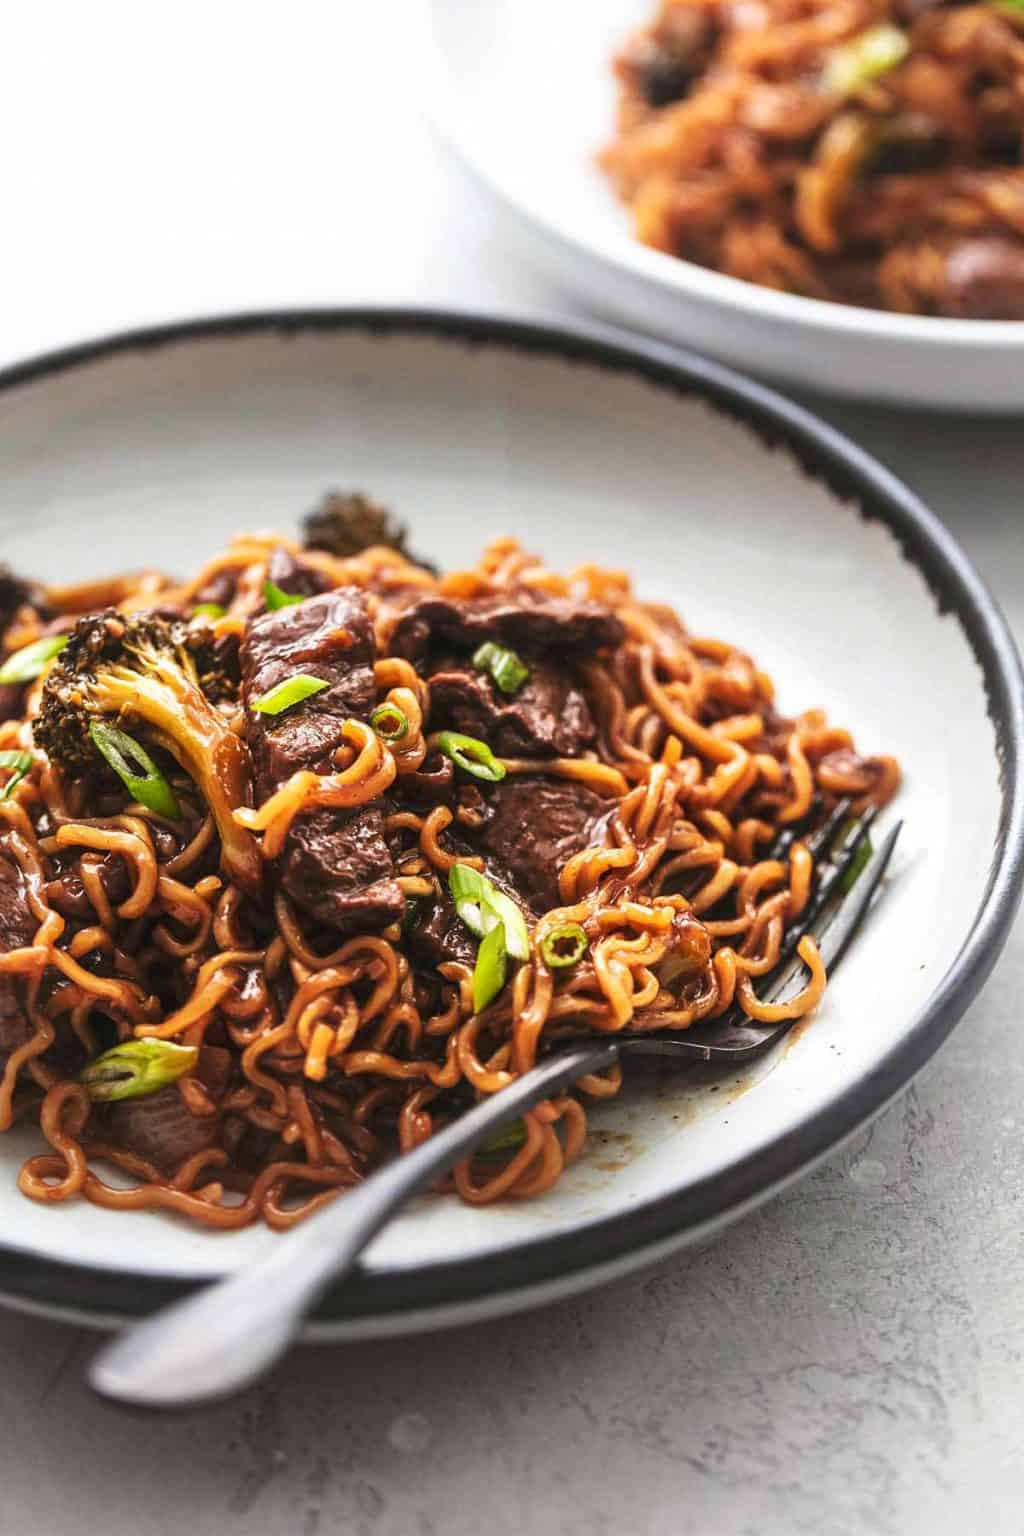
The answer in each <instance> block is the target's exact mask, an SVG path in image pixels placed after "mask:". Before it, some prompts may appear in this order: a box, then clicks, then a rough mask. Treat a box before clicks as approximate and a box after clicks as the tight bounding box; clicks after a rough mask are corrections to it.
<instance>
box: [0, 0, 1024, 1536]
mask: <svg viewBox="0 0 1024 1536" xmlns="http://www.w3.org/2000/svg"><path fill="white" fill-rule="evenodd" d="M564 3H568V0H564ZM24 10H25V11H28V10H29V8H24ZM58 10H60V12H61V15H60V22H59V26H56V25H55V23H54V18H53V14H52V11H51V8H50V7H38V8H32V10H31V14H22V15H18V16H16V15H15V13H14V12H13V11H12V13H11V14H10V15H8V16H6V17H5V26H6V31H5V48H4V57H3V62H2V64H0V69H2V71H3V90H2V91H0V126H2V128H3V129H4V133H3V142H4V143H5V145H6V146H7V154H6V156H5V165H4V191H5V214H6V217H5V233H4V275H5V282H4V287H3V292H2V294H0V320H2V323H0V362H3V361H8V360H11V359H13V358H14V357H17V356H19V355H23V354H25V353H28V352H35V351H39V350H41V349H42V348H44V347H47V346H51V345H57V344H62V343H64V342H66V341H70V340H72V339H76V338H80V337H85V336H88V335H93V334H96V333H99V332H102V331H104V330H109V329H112V328H115V327H119V326H122V325H129V324H136V323H143V322H148V321H154V320H160V319H169V318H174V317H176V316H180V315H183V314H187V313H200V312H205V311H210V310H213V309H242V308H247V307H255V306H267V305H271V304H274V303H292V304H302V303H323V302H332V301H334V302H346V301H360V300H362V301H366V300H380V301H382V302H393V301H402V300H406V301H420V302H436V303H456V304H462V305H479V306H481V307H486V306H489V307H502V308H505V309H511V310H524V309H535V310H537V309H539V310H545V311H547V312H549V313H555V314H559V313H561V314H566V313H571V312H572V306H571V302H570V301H568V300H567V299H566V298H565V297H564V296H562V295H557V294H555V293H554V292H553V291H552V290H550V289H549V288H548V287H546V286H545V284H544V283H542V282H541V281H540V279H539V278H536V277H534V276H532V275H531V274H529V273H527V272H524V271H521V270H519V269H517V268H516V267H515V266H514V265H512V264H511V262H510V259H509V257H508V255H507V253H506V252H505V251H504V250H503V249H502V248H500V246H499V245H498V244H497V242H496V241H495V240H494V239H493V238H492V237H491V235H490V233H489V231H488V228H487V225H486V220H485V219H484V218H483V217H482V216H481V214H480V211H479V210H478V209H477V208H476V207H475V206H474V205H473V204H472V203H471V201H470V199H469V196H468V193H467V191H466V190H465V188H464V187H463V186H462V184H461V181H460V179H459V178H458V177H457V176H456V175H455V174H454V172H453V171H452V170H451V168H450V167H449V166H448V164H447V162H446V161H445V158H444V156H443V155H442V154H441V152H440V151H439V150H438V149H437V148H436V146H435V145H434V144H433V142H432V140H431V138H430V136H429V133H428V131H427V129H426V127H425V126H424V124H423V123H422V121H421V119H420V117H419V115H418V113H417V110H416V108H415V105H414V101H415V91H416V84H417V81H416V68H415V59H414V58H411V57H409V56H408V55H407V54H405V53H403V50H402V48H401V40H402V3H401V0H400V4H399V6H398V8H397V9H394V8H388V9H387V10H386V11H385V10H384V9H381V11H380V12H378V11H377V9H376V7H373V6H371V5H370V4H368V3H357V0H345V3H344V4H343V5H342V6H337V5H327V4H323V5H321V4H308V3H305V0H296V3H295V4H293V5H292V6H289V7H288V8H287V9H286V10H285V9H282V8H280V7H274V8H271V7H269V6H262V5H258V4H255V5H252V4H250V5H247V6H245V7H241V6H237V5H232V4H224V5H222V6H219V7H216V8H214V7H210V6H201V5H199V4H197V3H195V0H185V3H183V4H181V5H179V6H177V7H176V8H175V9H174V11H173V13H167V12H165V13H163V21H162V23H158V22H157V20H156V19H155V18H156V13H155V12H154V11H152V10H150V8H147V7H137V6H129V5H121V4H110V3H99V4H97V5H95V6H90V7H75V8H72V7H70V6H66V7H63V8H60V7H58ZM171 16H173V22H172V20H171V19H170V17H171ZM286 17H287V22H285V18H286ZM812 403H814V404H815V405H817V406H818V408H820V409H822V410H823V411H824V412H825V414H827V415H829V416H830V417H831V419H832V420H834V421H836V422H837V423H838V424H840V425H841V426H843V427H845V428H846V429H847V430H849V431H850V432H851V433H852V434H853V435H855V436H857V437H858V438H860V440H861V441H863V442H864V443H865V444H866V445H867V446H868V447H870V448H872V449H873V450H874V451H875V452H876V453H877V454H878V455H879V456H880V457H881V458H882V459H884V460H885V461H886V462H887V463H889V464H890V465H891V466H892V467H893V468H894V469H896V470H897V471H898V472H899V473H900V474H902V475H903V476H904V478H906V479H907V480H908V481H909V482H910V483H911V484H912V485H913V486H914V487H915V488H916V489H917V490H919V491H921V492H922V493H923V494H924V495H925V497H926V498H927V499H929V500H930V501H931V503H932V505H933V506H935V508H936V509H937V510H938V511H939V512H940V513H941V514H942V515H943V516H944V517H946V519H947V520H948V521H949V522H950V524H951V525H952V527H953V528H954V529H955V531H956V532H957V534H958V535H959V537H960V538H961V539H962V540H963V542H964V543H965V544H966V546H967V547H968V549H969V550H970V551H971V552H972V554H973V555H974V557H975V559H976V560H977V561H978V563H979V565H980V567H981V569H982V571H983V573H984V574H985V575H986V576H987V578H988V579H989V581H990V582H991V584H992V586H993V587H994V588H995V590H996V593H997V595H998V596H999V597H1000V599H1001V600H1002V602H1003V604H1004V606H1005V608H1006V610H1007V612H1008V614H1009V616H1010V619H1011V622H1012V623H1013V624H1014V625H1015V627H1016V629H1017V632H1018V633H1020V632H1021V627H1022V625H1024V541H1022V540H1021V537H1020V532H1019V517H1020V487H1021V485H1022V483H1024V417H1022V418H1020V419H1018V420H1016V421H1014V422H1002V423H995V422H983V421H973V422H972V421H966V420H960V421H955V422H951V421H947V420H942V419H938V418H927V417H921V416H918V417H914V416H911V415H909V414H900V413H895V412H887V413H881V412H876V411H872V410H870V409H867V408H864V409H860V408H858V409H853V408H848V407H836V406H829V405H822V404H821V403H820V402H812ZM899 663H900V659H899V656H898V655H897V656H894V657H893V662H892V673H891V678H890V679H888V681H889V683H890V684H891V686H893V687H898V686H899V677H900V665H899ZM955 725H956V722H955V721H949V720H947V719H945V718H944V717H943V713H942V692H941V679H938V678H937V679H936V729H937V730H947V729H955ZM1022 982H1024V938H1022V936H1021V933H1020V932H1019V931H1018V933H1017V934H1015V936H1014V938H1013V939H1012V940H1011V943H1010V946H1009V948H1008V950H1007V952H1006V954H1005V956H1004V958H1003V960H1002V962H1001V965H1000V967H999V969H998V970H997V972H996V975H995V977H994V978H993V980H992V981H991V982H990V984H989V986H988V988H987V990H986V992H985V993H984V995H983V997H982V998H981V1000H980V1001H979V1002H978V1003H977V1004H976V1005H975V1007H974V1008H973V1010H972V1011H971V1013H970V1015H969V1016H968V1017H967V1018H966V1019H965V1021H964V1023H963V1024H962V1026H961V1027H960V1029H959V1030H958V1031H957V1032H956V1034H955V1035H954V1037H953V1039H952V1041H951V1042H950V1044H949V1045H947V1047H946V1048H945V1050H944V1051H943V1052H942V1054H941V1056H940V1058H939V1059H938V1060H937V1061H936V1062H935V1063H933V1065H932V1066H931V1067H930V1068H929V1070H928V1071H926V1072H925V1073H924V1074H923V1076H922V1077H921V1079H920V1080H919V1081H918V1083H917V1084H916V1086H915V1087H914V1088H913V1089H912V1090H911V1091H910V1092H909V1093H908V1094H907V1095H906V1097H905V1098H904V1099H903V1101H902V1102H901V1103H899V1104H897V1105H896V1106H894V1107H893V1108H892V1109H891V1110H890V1111H889V1112H888V1113H887V1114H886V1115H885V1116H884V1117H883V1118H882V1119H881V1120H880V1121H879V1122H878V1123H877V1124H876V1125H875V1126H874V1128H873V1129H872V1130H871V1131H870V1132H867V1133H864V1134H862V1135H861V1136H859V1137H858V1138H857V1140H856V1141H855V1142H854V1143H853V1144H851V1145H850V1146H849V1147H847V1148H846V1149H844V1150H843V1151H842V1152H840V1153H838V1154H837V1155H835V1156H834V1157H833V1158H832V1159H830V1160H829V1161H828V1162H827V1163H826V1164H825V1165H824V1166H823V1167H821V1168H819V1169H818V1170H817V1171H816V1172H815V1173H814V1174H812V1175H811V1176H810V1177H809V1178H807V1179H805V1180H804V1181H803V1182H802V1183H801V1184H799V1185H798V1186H797V1187H796V1188H794V1189H791V1190H790V1191H789V1192H788V1193H786V1194H785V1195H783V1196H782V1197H781V1198H779V1199H777V1200H775V1201H774V1202H772V1203H771V1204H770V1205H768V1206H767V1207H766V1208H764V1209H762V1210H761V1211H759V1212H758V1213H757V1214H755V1215H754V1216H752V1217H750V1218H748V1219H747V1220H746V1221H744V1222H743V1223H742V1224H741V1225H740V1226H738V1227H736V1228H734V1229H732V1230H731V1231H730V1232H727V1233H726V1234H725V1236H724V1237H722V1238H720V1239H719V1240H718V1241H717V1242H715V1243H714V1244H712V1245H710V1246H708V1247H707V1248H705V1249H703V1250H699V1251H696V1252H691V1253H689V1254H686V1255H684V1256H682V1257H679V1258H676V1259H674V1260H672V1261H671V1262H669V1263H666V1264H663V1265H662V1266H661V1267H660V1268H658V1269H656V1270H653V1271H650V1272H647V1273H644V1274H641V1275H639V1276H636V1277H634V1278H631V1279H628V1280H625V1281H622V1282H620V1283H618V1284H616V1285H614V1286H610V1287H608V1288H607V1289H605V1290H603V1291H600V1292H597V1293H595V1294H592V1295H589V1296H586V1297H583V1298H582V1299H579V1300H577V1301H574V1302H569V1303H566V1304H564V1305H561V1306H558V1307H553V1308H550V1309H548V1310H546V1311H543V1312H538V1313H533V1314H530V1315H527V1316H522V1317H516V1318H512V1319H510V1320H508V1321H505V1322H497V1323H492V1324H487V1325H483V1326H479V1327H474V1328H469V1329H464V1330H459V1331H455V1332H451V1333H447V1334H442V1335H437V1336H435V1337H432V1338H423V1339H414V1340H406V1341H395V1342H391V1343H383V1344H366V1345H359V1346H353V1347H348V1348H345V1349H336V1350H328V1349H319V1350H313V1349H305V1350H302V1351H300V1352H298V1353H297V1354H295V1355H294V1356H293V1357H292V1358H291V1359H290V1360H289V1361H288V1362H287V1363H286V1364H285V1365H284V1366H283V1367H282V1368H281V1369H280V1370H279V1371H278V1372H277V1374H276V1375H275V1376H274V1377H273V1378H272V1379H271V1380H270V1381H269V1382H268V1383H267V1384H266V1385H265V1386H263V1387H261V1388H259V1389H258V1390H255V1391H253V1392H251V1393H249V1394H248V1395H247V1396H245V1397H244V1398H242V1399H240V1400H239V1401H237V1402H234V1403H231V1404H229V1405H227V1406H224V1407H221V1408H218V1409H215V1410H208V1411H206V1412H204V1413H202V1414H199V1415H196V1416H194V1417H192V1418H190V1419H187V1420H166V1419H156V1418H147V1417H141V1416H128V1415H124V1414H119V1413H116V1412H114V1411H112V1410H110V1409H107V1408H104V1407H101V1406H99V1405H98V1404H97V1403H95V1402H94V1401H93V1400H92V1399H91V1398H90V1397H89V1396H88V1395H87V1394H86V1392H85V1391H84V1389H83V1387H82V1385H81V1374H82V1367H83V1364H84V1362H85V1360H86V1359H87V1357H88V1353H89V1351H90V1349H91V1348H92V1347H93V1340H92V1338H91V1336H89V1335H88V1334H85V1333H82V1332H79V1331H77V1330H74V1329H70V1328H66V1327H58V1326H54V1325H51V1324H49V1323H44V1322H38V1321H32V1320H28V1319H25V1318H19V1317H15V1316H11V1315H3V1316H0V1422H2V1423H3V1424H4V1425H5V1426H6V1433H5V1434H4V1436H3V1449H2V1450H0V1536H8V1533H10V1536H15V1533H17V1536H37V1533H38V1536H44V1533H45V1536H51V1533H54V1536H92V1533H93V1532H94V1531H96V1530H97V1529H98V1528H100V1527H102V1529H103V1530H104V1531H105V1532H106V1533H107V1536H165V1533H174V1536H178V1533H179V1532H189V1533H190V1536H230V1533H231V1532H233V1531H236V1530H237V1531H240V1532H241V1531H245V1532H246V1536H279V1533H287V1536H292V1533H295V1536H314V1533H327V1532H353V1533H358V1536H361V1533H366V1536H392V1533H395V1536H405V1533H407V1532H408V1533H412V1536H477V1533H478V1532H482V1531H486V1532H487V1533H488V1536H512V1533H515V1536H520V1533H521V1532H523V1531H524V1530H525V1531H529V1532H531V1533H535V1536H556V1533H566V1536H577V1533H579V1536H584V1533H587V1536H602V1533H605V1532H607V1533H614V1536H647V1533H651V1536H654V1533H657V1536H661V1533H665V1536H689V1533H691V1532H693V1533H697V1532H700V1533H702V1536H703V1533H706V1532H710V1531H714V1532H716V1533H725V1536H776V1533H777V1536H788V1533H793V1532H796V1533H800V1532H808V1533H813V1536H846V1533H862V1532H863V1533H871V1536H875V1533H878V1536H888V1533H890V1532H892V1533H897V1532H898V1533H901V1536H902V1533H907V1532H909V1533H916V1532H918V1531H920V1532H928V1533H930V1536H961V1533H962V1532H963V1531H964V1530H965V1529H986V1530H987V1531H988V1532H989V1533H991V1536H997V1533H1002V1532H1012V1533H1019V1532H1020V1531H1021V1530H1022V1529H1024V1507H1022V1499H1021V1489H1020V1468H1021V1462H1022V1448H1024V1397H1022V1394H1021V1390H1020V1380H1021V1357H1022V1352H1024V1257H1022V1244H1021V1236H1020V1233H1021V1225H1022V1216H1024V1202H1022V1199H1021V1188H1022V1175H1024V1152H1022V1130H1024V1108H1022V1100H1024V1045H1022V1044H1021V1043H1020V1021H1019V1010H1018V1007H1017V999H1018V997H1019V996H1020V993H1021V984H1022Z"/></svg>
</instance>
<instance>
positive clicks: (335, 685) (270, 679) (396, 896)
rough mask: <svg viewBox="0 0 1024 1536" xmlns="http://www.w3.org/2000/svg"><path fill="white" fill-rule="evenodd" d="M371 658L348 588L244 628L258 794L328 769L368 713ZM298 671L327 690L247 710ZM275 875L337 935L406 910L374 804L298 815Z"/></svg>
mask: <svg viewBox="0 0 1024 1536" xmlns="http://www.w3.org/2000/svg"><path fill="white" fill-rule="evenodd" d="M375 657H376V647H375V642H374V635H373V628H372V625H371V623H370V618H369V614H368V613H367V609H366V602H365V600H364V598H363V596H362V594H361V593H360V592H358V591H357V590H356V589H355V588H339V589H338V590H337V591H332V592H325V593H323V594H321V595H320V596H316V597H311V598H308V599H307V600H306V601H305V602H302V603H296V604H294V605H292V606H291V607H288V608H280V609H278V610H277V611H276V612H273V613H267V614H264V615H263V616H262V617H261V618H258V619H255V620H254V621H253V622H252V623H251V624H250V625H249V628H248V632H247V634H246V637H245V640H244V642H243V644H242V650H241V657H240V660H241V669H242V688H243V698H244V700H245V703H246V705H247V706H248V707H247V710H246V729H247V734H248V739H249V745H250V747H251V748H252V753H253V761H254V764H255V769H256V787H257V793H258V795H259V798H260V800H264V799H266V798H267V797H268V796H269V795H271V794H273V792H274V790H275V789H277V788H279V787H280V785H281V784H283V783H284V782H285V781H286V780H287V779H288V778H290V777H291V775H292V774H293V773H296V772H298V771H299V770H300V769H312V770H313V771H314V772H317V773H329V772H330V770H331V768H332V766H333V757H334V753H335V751H336V749H337V748H338V747H339V746H340V745H341V742H342V734H341V729H342V726H343V725H344V723H345V721H346V720H349V719H352V718H356V719H361V720H366V719H367V717H368V716H369V714H370V712H371V710H372V709H373V705H374V701H375V698H376V688H375V684H374V675H373V663H374V660H375ZM296 672H307V673H310V674H312V675H313V676H314V677H319V678H322V679H323V680H324V681H325V682H327V683H328V684H329V685H330V686H329V687H327V688H325V689H324V690H323V692H322V693H318V694H315V695H314V696H313V697H312V698H309V699H306V700H305V701H304V702H303V703H301V704H299V705H296V707H295V708H294V709H290V710H287V711H285V713H283V714H281V715H270V716H267V715H260V714H258V713H257V712H256V711H254V710H253V709H252V708H251V705H252V703H253V701H254V700H256V699H258V698H259V697H260V696H261V694H264V693H266V692H267V691H268V690H269V689H270V688H273V687H274V686H275V685H276V684H277V683H279V682H282V681H283V680H284V679H285V678H287V677H290V676H292V675H294V674H295V673H296ZM281 881H282V884H283V885H284V888H285V890H286V891H287V892H288V894H289V896H290V897H291V898H292V900H293V901H294V902H295V903H296V905H298V906H299V907H301V908H302V909H303V911H306V912H309V913H310V914H311V915H312V916H313V917H315V918H316V919H317V920H318V921H320V922H322V923H324V924H325V925H327V926H329V927H331V928H334V929H337V930H338V931H339V932H342V933H350V932H356V931H359V930H363V929H367V928H381V927H386V926H387V925H388V924H389V923H392V922H395V921H396V920H397V919H398V918H400V917H401V916H402V914H403V912H404V911H405V897H404V895H403V893H402V889H401V887H400V886H399V885H398V883H397V881H396V879H395V866H394V861H393V859H392V857H391V853H390V851H389V849H388V846H387V844H386V843H385V841H384V836H383V814H382V812H381V810H380V808H379V807H378V806H372V805H371V806H361V807H359V808H358V809H356V810H353V811H350V810H344V809H333V808H328V807H325V808H322V809H318V810H314V811H307V812H304V813H303V814H302V815H300V816H297V817H296V818H295V820H294V821H293V823H292V827H291V831H290V832H289V835H288V841H287V843H286V845H285V850H284V853H283V855H282V858H281Z"/></svg>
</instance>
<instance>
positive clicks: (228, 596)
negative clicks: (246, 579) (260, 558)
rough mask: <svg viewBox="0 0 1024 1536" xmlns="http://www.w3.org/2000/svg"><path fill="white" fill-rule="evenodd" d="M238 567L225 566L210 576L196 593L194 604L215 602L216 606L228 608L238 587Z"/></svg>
mask: <svg viewBox="0 0 1024 1536" xmlns="http://www.w3.org/2000/svg"><path fill="white" fill-rule="evenodd" d="M238 569H239V568H238V567H237V566H226V567H225V568H224V569H223V570H221V571H217V572H216V573H215V574H214V575H213V576H211V577H210V579H209V581H207V582H205V583H204V584H203V586H201V587H200V588H199V591H198V592H197V593H196V595H195V599H194V606H196V607H199V606H200V604H202V603H215V604H216V606H217V607H218V608H230V607H231V604H232V602H233V601H234V596H235V592H236V590H237V587H238Z"/></svg>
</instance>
